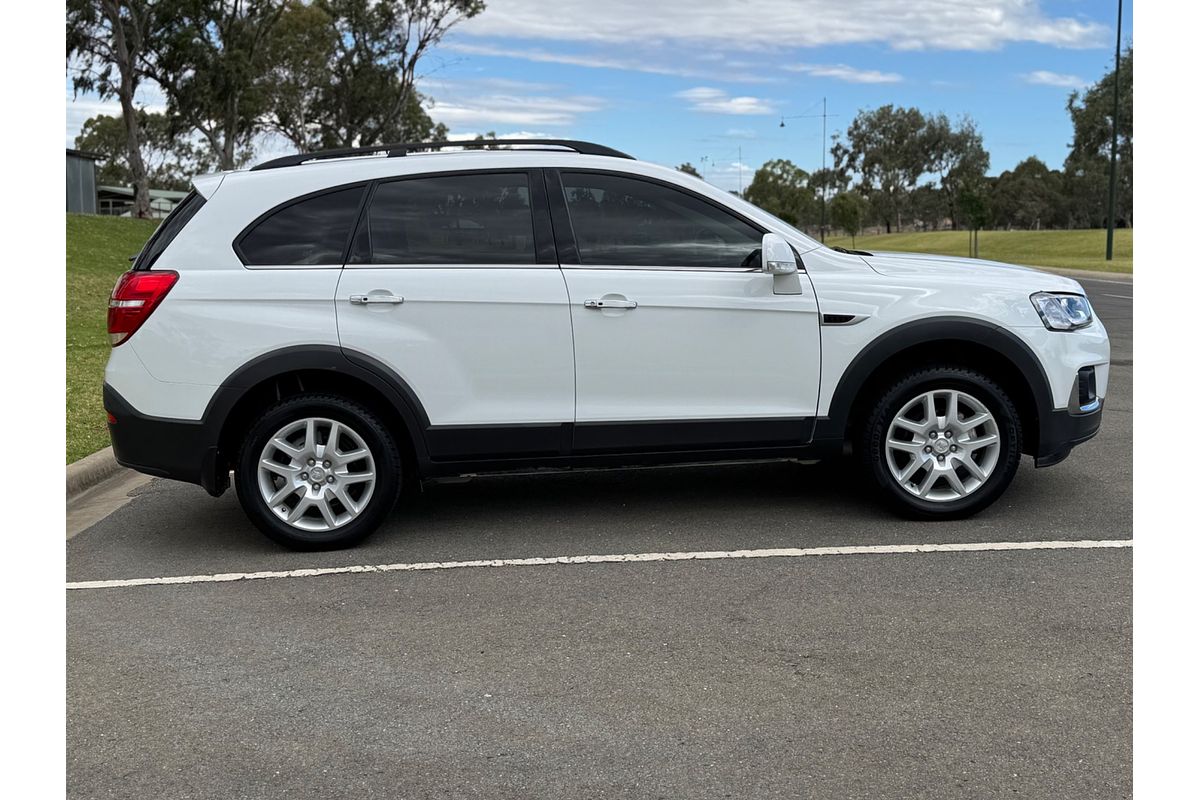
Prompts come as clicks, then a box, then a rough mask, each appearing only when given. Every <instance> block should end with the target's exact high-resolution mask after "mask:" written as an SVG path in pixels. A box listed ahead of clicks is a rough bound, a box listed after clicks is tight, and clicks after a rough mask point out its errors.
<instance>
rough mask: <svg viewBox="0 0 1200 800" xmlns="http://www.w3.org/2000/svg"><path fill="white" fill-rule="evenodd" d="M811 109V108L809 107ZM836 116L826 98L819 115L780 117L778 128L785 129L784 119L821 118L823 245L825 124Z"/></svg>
mask: <svg viewBox="0 0 1200 800" xmlns="http://www.w3.org/2000/svg"><path fill="white" fill-rule="evenodd" d="M810 107H811V106H810ZM836 116H837V114H830V113H829V107H828V104H827V98H824V97H822V98H821V113H820V114H797V115H796V116H794V117H780V118H779V127H781V128H786V127H787V126H786V125H784V124H783V121H784V120H786V119H816V118H817V117H820V118H821V243H822V244H824V243H825V184H826V183H827V182H828V181H827V175H826V174H825V156H826V153H828V151H829V139H828V137H827V136H826V133H825V131H826V122H827V120H828V119H829V117H836Z"/></svg>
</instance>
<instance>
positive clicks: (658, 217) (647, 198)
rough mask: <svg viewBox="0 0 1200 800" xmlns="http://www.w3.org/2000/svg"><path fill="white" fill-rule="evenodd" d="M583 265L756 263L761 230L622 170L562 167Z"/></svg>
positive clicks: (718, 265) (725, 265) (729, 265)
mask: <svg viewBox="0 0 1200 800" xmlns="http://www.w3.org/2000/svg"><path fill="white" fill-rule="evenodd" d="M562 181H563V189H564V190H565V192H566V196H567V208H568V209H569V210H570V214H571V227H572V228H573V230H574V231H575V242H576V244H577V246H578V247H579V260H580V263H582V264H584V265H588V264H593V265H606V266H631V267H689V268H713V267H716V268H739V267H752V266H754V265H755V264H757V263H758V261H757V259H759V258H760V255H759V250H760V248H761V247H762V233H761V232H760V231H758V230H757V229H756V228H754V227H753V226H752V225H750V224H749V223H746V222H744V221H743V220H741V219H739V218H738V217H736V216H734V215H733V214H730V213H728V212H726V211H723V210H721V209H720V208H718V207H717V206H715V205H713V204H712V203H709V202H706V201H705V200H702V199H700V198H699V197H696V196H694V195H691V194H688V193H686V192H682V191H679V190H677V189H672V188H671V187H669V186H664V185H662V184H659V183H652V182H650V181H643V180H638V179H636V178H629V177H624V176H620V175H603V174H593V173H572V172H564V173H563V176H562Z"/></svg>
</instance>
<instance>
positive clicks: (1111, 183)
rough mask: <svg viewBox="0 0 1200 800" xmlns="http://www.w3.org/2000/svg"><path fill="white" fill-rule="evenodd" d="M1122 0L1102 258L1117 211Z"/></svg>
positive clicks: (1109, 252)
mask: <svg viewBox="0 0 1200 800" xmlns="http://www.w3.org/2000/svg"><path fill="white" fill-rule="evenodd" d="M1121 6H1122V0H1117V60H1116V63H1115V64H1114V65H1113V116H1112V152H1110V153H1109V156H1108V239H1107V242H1106V243H1105V246H1104V260H1105V261H1112V257H1113V226H1114V224H1115V222H1116V221H1115V220H1114V219H1113V218H1114V217H1115V216H1116V213H1117V121H1118V119H1119V118H1120V114H1121V11H1122V8H1121Z"/></svg>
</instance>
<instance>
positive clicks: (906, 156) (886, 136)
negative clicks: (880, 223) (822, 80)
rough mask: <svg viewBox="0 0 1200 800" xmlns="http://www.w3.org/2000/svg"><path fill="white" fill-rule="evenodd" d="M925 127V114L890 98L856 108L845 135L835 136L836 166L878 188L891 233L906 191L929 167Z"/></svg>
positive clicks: (899, 219) (867, 184)
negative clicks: (887, 101)
mask: <svg viewBox="0 0 1200 800" xmlns="http://www.w3.org/2000/svg"><path fill="white" fill-rule="evenodd" d="M925 127H926V126H925V116H924V115H923V114H922V113H921V112H920V111H919V110H917V109H916V108H896V107H893V106H892V105H890V104H889V105H885V106H881V107H879V108H877V109H875V110H874V111H859V112H858V114H857V115H856V116H855V118H854V121H853V122H851V123H850V126H849V127H848V128H847V129H846V133H845V141H844V142H843V141H841V140H840V138H839V139H837V140H835V143H834V146H833V158H834V168H835V169H839V170H847V171H850V172H854V173H857V174H858V175H859V176H861V179H862V183H863V185H864V187H865V188H868V189H877V190H878V191H879V192H880V193H881V195H882V198H881V199H882V201H883V204H884V207H885V209H886V212H887V216H886V218H885V220H886V224H887V229H888V232H889V233H890V232H891V229H892V223H893V222H895V224H896V227H897V228H899V227H900V224H901V214H902V212H903V211H904V207H905V203H906V201H907V199H908V195H909V193H910V192H911V191H912V190H913V189H914V188H916V185H917V181H918V180H920V178H921V176H922V175H923V174H924V173H925V172H927V171H928V169H929V165H930V161H931V159H930V157H929V153H928V152H927V148H928V145H929V139H928V137H927V136H926V135H925Z"/></svg>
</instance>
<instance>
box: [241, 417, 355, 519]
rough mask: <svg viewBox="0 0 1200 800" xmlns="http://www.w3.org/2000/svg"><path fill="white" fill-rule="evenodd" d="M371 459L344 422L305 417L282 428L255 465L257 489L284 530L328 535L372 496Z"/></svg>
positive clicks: (353, 431) (264, 449)
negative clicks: (283, 523)
mask: <svg viewBox="0 0 1200 800" xmlns="http://www.w3.org/2000/svg"><path fill="white" fill-rule="evenodd" d="M375 480H376V476H375V458H374V456H373V455H372V453H371V450H370V448H368V447H367V445H366V443H365V442H364V440H363V438H362V436H361V435H359V434H358V433H357V432H356V431H355V430H354V429H353V428H351V427H350V426H349V425H347V424H345V423H344V422H338V421H337V420H333V419H326V418H322V417H306V418H303V419H298V420H295V421H294V422H289V423H288V424H287V425H284V426H283V427H282V428H280V429H279V430H278V431H276V432H275V434H274V435H273V436H272V437H271V438H270V439H269V440H268V441H267V444H266V446H265V447H263V449H262V453H261V454H260V456H259V460H258V489H259V492H260V493H261V495H262V499H263V501H264V502H265V503H266V504H267V508H269V509H270V510H271V513H273V514H274V515H275V516H276V517H278V518H279V519H280V520H282V521H284V522H285V523H287V524H288V525H290V526H292V527H294V528H299V529H301V530H305V531H315V532H321V531H330V530H333V529H335V528H340V527H342V526H344V525H346V524H348V523H350V522H351V521H353V520H354V519H355V518H357V517H358V516H359V514H361V513H362V512H363V510H364V509H365V508H366V507H367V504H368V503H369V502H370V501H371V496H372V494H373V493H374V491H375Z"/></svg>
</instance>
